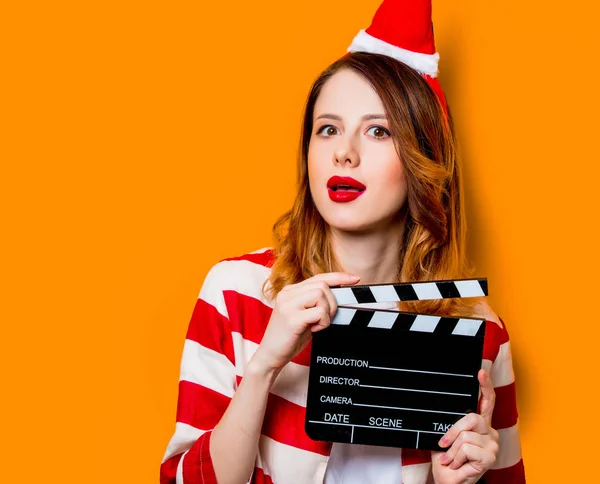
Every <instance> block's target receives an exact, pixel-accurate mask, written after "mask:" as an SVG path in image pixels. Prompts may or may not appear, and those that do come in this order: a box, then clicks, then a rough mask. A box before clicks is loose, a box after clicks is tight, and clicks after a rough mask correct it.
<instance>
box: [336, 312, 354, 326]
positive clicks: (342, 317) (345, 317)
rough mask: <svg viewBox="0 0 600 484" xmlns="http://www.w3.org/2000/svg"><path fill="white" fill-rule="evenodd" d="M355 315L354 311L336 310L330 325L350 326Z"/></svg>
mask: <svg viewBox="0 0 600 484" xmlns="http://www.w3.org/2000/svg"><path fill="white" fill-rule="evenodd" d="M355 314H356V309H350V308H338V309H337V311H336V313H335V316H334V317H333V321H331V324H346V325H347V324H350V321H352V318H353V317H354V315H355Z"/></svg>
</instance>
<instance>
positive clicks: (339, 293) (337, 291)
mask: <svg viewBox="0 0 600 484" xmlns="http://www.w3.org/2000/svg"><path fill="white" fill-rule="evenodd" d="M332 292H333V295H334V296H335V300H336V302H337V303H338V304H358V301H357V300H356V296H355V295H354V293H353V292H352V288H351V287H336V288H334V290H333V291H332Z"/></svg>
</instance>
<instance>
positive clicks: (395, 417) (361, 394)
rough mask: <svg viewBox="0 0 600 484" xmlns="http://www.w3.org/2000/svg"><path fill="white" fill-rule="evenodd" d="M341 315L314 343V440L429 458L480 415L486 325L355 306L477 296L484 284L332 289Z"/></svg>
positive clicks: (310, 419)
mask: <svg viewBox="0 0 600 484" xmlns="http://www.w3.org/2000/svg"><path fill="white" fill-rule="evenodd" d="M331 290H332V292H333V294H334V296H335V298H336V301H337V304H338V309H337V312H336V314H335V316H334V318H333V320H332V323H331V325H330V326H329V327H328V328H326V329H324V330H322V331H319V332H317V333H315V334H314V335H313V340H312V352H311V362H310V373H309V380H308V396H307V403H306V423H305V429H306V433H307V435H308V436H309V437H310V438H312V439H313V440H322V441H329V442H343V443H354V444H366V445H381V446H388V447H403V448H412V449H422V450H442V449H441V448H440V447H439V446H438V441H439V439H440V438H441V437H442V435H444V434H445V433H446V431H447V430H448V429H449V428H450V427H451V426H452V425H453V424H454V423H455V422H457V421H458V420H460V419H461V418H462V417H463V416H464V415H466V414H468V413H471V412H476V411H477V404H478V400H479V382H478V380H477V374H478V372H479V370H480V369H481V362H482V355H483V338H484V334H485V319H475V318H458V317H447V316H436V315H426V314H416V313H407V312H402V311H398V310H385V309H369V308H360V307H358V308H357V307H352V306H353V305H361V304H365V303H379V302H398V301H416V300H432V299H446V298H457V297H480V296H487V295H488V287H487V279H485V278H483V279H457V280H452V281H429V282H417V283H399V284H375V285H368V286H367V285H363V286H348V287H332V288H331Z"/></svg>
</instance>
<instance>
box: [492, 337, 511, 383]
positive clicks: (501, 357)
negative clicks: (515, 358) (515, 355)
mask: <svg viewBox="0 0 600 484" xmlns="http://www.w3.org/2000/svg"><path fill="white" fill-rule="evenodd" d="M490 378H491V379H492V384H493V385H494V386H495V387H503V386H505V385H510V384H511V383H512V382H514V381H515V374H514V371H513V366H512V356H511V351H510V341H507V342H506V343H504V344H501V345H500V349H499V350H498V356H496V359H495V360H494V364H493V365H492V371H491V373H490Z"/></svg>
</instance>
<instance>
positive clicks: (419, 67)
mask: <svg viewBox="0 0 600 484" xmlns="http://www.w3.org/2000/svg"><path fill="white" fill-rule="evenodd" d="M348 52H371V53H373V54H383V55H387V56H388V57H393V58H394V59H396V60H399V61H400V62H403V63H404V64H406V65H408V66H409V67H412V68H413V69H415V70H416V71H418V72H420V73H421V74H428V75H429V76H431V77H437V74H438V61H439V59H440V54H438V53H437V52H436V53H435V54H422V53H420V52H413V51H412V50H407V49H403V48H401V47H397V46H395V45H392V44H389V43H387V42H385V41H384V40H381V39H378V38H377V37H373V36H372V35H369V34H368V33H367V32H365V31H364V30H361V31H360V32H359V33H358V34H356V37H354V39H353V40H352V44H350V47H348Z"/></svg>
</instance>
